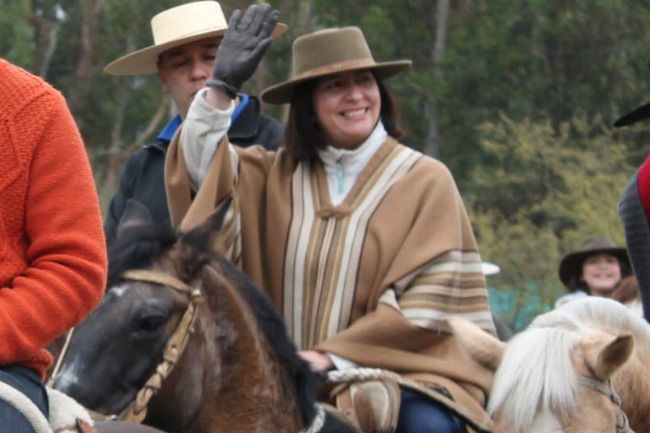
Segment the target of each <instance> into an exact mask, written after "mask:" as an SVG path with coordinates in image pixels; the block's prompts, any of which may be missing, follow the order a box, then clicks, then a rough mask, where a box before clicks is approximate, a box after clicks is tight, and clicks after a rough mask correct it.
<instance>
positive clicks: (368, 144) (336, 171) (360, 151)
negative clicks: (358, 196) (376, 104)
mask: <svg viewBox="0 0 650 433" xmlns="http://www.w3.org/2000/svg"><path fill="white" fill-rule="evenodd" d="M386 138H388V133H387V132H386V129H385V128H384V125H383V123H381V120H380V121H379V122H377V126H375V129H374V130H373V131H372V132H371V133H370V135H369V136H368V138H367V139H366V141H364V142H363V143H362V144H361V145H360V146H359V147H357V148H356V149H352V150H347V149H338V148H336V147H332V146H327V147H326V148H325V149H319V150H318V156H319V157H320V159H321V160H322V161H323V164H324V165H325V173H326V174H327V186H328V189H329V193H330V201H331V202H332V206H338V205H339V204H341V203H342V202H343V200H344V199H345V196H347V195H348V193H349V192H350V190H351V189H352V186H353V185H354V183H355V182H356V180H357V177H359V174H360V173H361V172H362V171H363V169H364V168H365V167H366V165H368V162H369V161H370V159H371V158H372V157H373V155H374V154H375V152H376V151H377V149H379V147H380V146H381V145H382V143H383V142H384V141H386Z"/></svg>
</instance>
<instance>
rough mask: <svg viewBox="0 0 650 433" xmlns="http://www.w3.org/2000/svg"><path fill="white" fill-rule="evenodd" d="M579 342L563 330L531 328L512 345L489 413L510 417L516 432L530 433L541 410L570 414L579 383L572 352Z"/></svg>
mask: <svg viewBox="0 0 650 433" xmlns="http://www.w3.org/2000/svg"><path fill="white" fill-rule="evenodd" d="M576 342H577V336H576V334H575V333H574V332H572V331H570V330H567V329H563V328H552V327H548V328H528V329H527V330H526V331H524V332H522V333H519V334H517V335H515V336H514V337H513V338H512V339H511V340H510V341H509V342H508V346H507V348H506V351H505V353H504V354H503V359H502V361H501V364H500V365H499V368H498V369H497V371H496V375H495V377H494V385H493V388H492V392H491V396H490V401H489V405H488V412H489V413H490V415H494V414H495V413H496V412H497V411H503V413H505V414H509V415H510V417H511V418H510V422H511V425H512V427H513V429H514V431H529V429H530V427H531V426H532V423H533V421H534V419H535V416H536V414H537V412H538V409H548V410H551V411H553V412H556V413H559V414H569V413H571V411H572V409H573V408H574V405H575V400H576V393H577V387H578V380H577V376H576V374H575V371H574V370H573V366H572V364H571V358H570V355H569V350H570V349H571V347H573V346H574V345H575V344H576Z"/></svg>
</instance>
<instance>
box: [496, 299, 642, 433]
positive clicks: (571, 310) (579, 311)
mask: <svg viewBox="0 0 650 433" xmlns="http://www.w3.org/2000/svg"><path fill="white" fill-rule="evenodd" d="M588 329H599V330H602V331H606V332H608V333H611V334H612V335H618V334H620V333H624V332H627V333H631V334H632V335H633V337H634V339H635V341H636V343H637V344H636V345H635V347H636V350H637V351H638V352H640V355H641V357H644V358H645V357H650V353H649V352H648V351H649V350H650V349H648V348H650V326H648V324H647V323H646V322H645V320H643V319H642V318H640V317H637V316H635V315H634V314H633V313H632V312H631V311H630V310H629V309H628V308H627V307H625V306H623V305H622V304H620V303H619V302H616V301H613V300H611V299H605V298H598V297H593V296H590V297H586V298H585V299H584V300H576V301H573V302H569V303H566V304H564V305H562V306H561V307H559V308H557V309H556V310H553V311H551V312H549V313H546V314H543V315H541V316H539V317H537V318H536V319H535V320H534V321H533V322H532V323H531V325H530V326H529V327H528V328H527V329H526V330H525V331H523V332H521V333H519V334H517V335H515V337H513V338H512V340H510V342H509V343H508V346H507V348H506V351H505V353H504V355H503V359H502V361H501V364H500V365H499V368H498V370H497V372H496V375H495V377H494V385H493V388H492V393H491V396H490V402H489V405H488V412H489V413H490V414H491V415H494V414H495V413H496V412H497V411H500V412H502V413H504V414H508V416H509V421H510V423H511V427H512V428H513V429H514V431H518V432H520V431H521V432H527V431H530V427H531V426H532V424H533V421H534V420H535V417H536V415H537V413H538V410H550V411H552V412H554V413H556V414H558V415H560V416H567V415H569V414H570V413H571V412H572V411H573V410H574V406H575V399H576V393H577V387H578V383H577V376H576V373H575V371H574V369H573V366H572V364H571V359H570V349H571V348H572V347H573V346H574V345H575V344H576V343H577V342H578V341H579V339H580V334H581V332H582V331H585V330H588ZM645 359H648V358H645Z"/></svg>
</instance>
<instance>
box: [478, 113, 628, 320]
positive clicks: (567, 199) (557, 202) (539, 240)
mask: <svg viewBox="0 0 650 433" xmlns="http://www.w3.org/2000/svg"><path fill="white" fill-rule="evenodd" d="M479 131H480V134H481V136H482V140H481V142H480V147H481V151H482V153H483V155H485V159H484V163H483V164H482V165H480V166H478V167H476V169H475V170H474V178H473V180H472V183H473V185H474V186H475V188H474V189H473V192H472V194H467V198H468V202H469V207H470V208H471V216H472V221H473V224H474V229H475V232H476V235H477V239H478V242H479V246H480V249H481V254H482V256H483V259H484V260H486V261H489V262H494V263H497V264H499V266H501V269H502V272H501V274H499V275H498V276H496V277H490V279H491V280H490V282H491V283H494V288H495V289H496V290H507V291H513V292H514V293H515V296H514V299H513V303H514V305H513V306H510V307H511V309H510V310H509V311H504V312H502V313H503V314H505V320H506V321H509V322H510V323H520V321H519V320H518V319H517V315H518V314H520V313H521V312H522V308H523V307H524V306H526V302H527V301H528V300H530V299H533V298H534V299H536V300H538V302H539V304H538V305H537V306H536V307H535V308H536V310H537V311H536V312H537V313H541V312H542V311H544V310H546V309H548V308H550V306H551V305H552V304H553V302H554V301H555V299H556V298H557V297H558V296H559V295H561V294H562V293H563V291H564V289H563V287H562V285H561V283H560V281H559V279H558V277H557V269H558V265H559V261H560V258H561V256H562V254H563V253H566V252H568V251H570V250H574V249H576V248H577V247H579V245H581V244H582V242H583V241H584V240H585V239H586V238H587V237H589V236H592V235H594V234H604V235H607V236H609V237H611V238H613V239H615V240H616V241H617V242H619V243H623V233H622V227H621V223H620V219H619V216H618V210H617V209H618V199H619V194H620V192H621V191H622V189H623V187H624V186H625V183H626V182H627V180H628V178H629V176H630V173H632V172H633V170H634V167H633V166H632V165H630V163H629V162H628V161H627V157H626V148H625V145H624V144H623V143H621V142H617V141H616V140H615V138H614V135H613V133H612V131H611V130H610V129H609V128H608V127H607V126H606V125H604V124H603V122H602V121H601V120H600V119H598V118H596V119H592V120H588V119H587V117H586V116H585V115H581V116H576V117H575V118H572V119H569V120H568V121H566V122H562V123H560V124H559V125H558V126H557V127H554V126H553V125H552V123H551V121H549V120H546V121H544V120H540V121H532V120H529V119H524V120H523V121H514V120H512V119H510V118H508V117H506V116H504V115H502V116H501V118H500V121H499V122H497V123H485V124H483V125H481V127H480V128H479ZM528 307H530V306H528Z"/></svg>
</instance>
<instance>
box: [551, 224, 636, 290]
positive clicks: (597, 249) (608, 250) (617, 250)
mask: <svg viewBox="0 0 650 433" xmlns="http://www.w3.org/2000/svg"><path fill="white" fill-rule="evenodd" d="M596 254H611V255H613V256H615V257H617V258H618V260H619V261H620V262H622V263H625V264H627V265H628V267H629V263H630V259H629V258H628V256H627V250H626V249H625V248H623V247H619V246H618V245H616V243H615V242H614V241H613V240H611V239H610V238H608V237H605V236H594V237H591V238H589V239H587V240H586V241H585V243H584V244H583V245H582V247H581V248H580V249H578V250H576V251H572V252H570V253H568V254H566V255H565V256H564V257H562V260H561V261H560V269H559V274H560V280H562V283H564V285H565V286H566V287H567V288H568V289H569V291H575V290H576V286H577V283H578V282H579V281H580V276H581V275H582V264H583V263H584V261H585V260H586V259H587V258H588V257H590V256H593V255H596Z"/></svg>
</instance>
